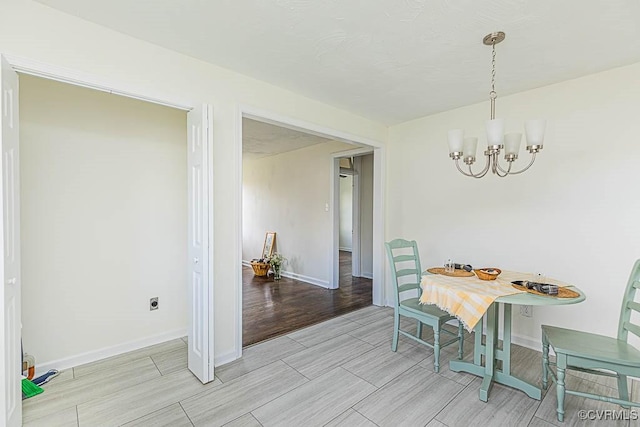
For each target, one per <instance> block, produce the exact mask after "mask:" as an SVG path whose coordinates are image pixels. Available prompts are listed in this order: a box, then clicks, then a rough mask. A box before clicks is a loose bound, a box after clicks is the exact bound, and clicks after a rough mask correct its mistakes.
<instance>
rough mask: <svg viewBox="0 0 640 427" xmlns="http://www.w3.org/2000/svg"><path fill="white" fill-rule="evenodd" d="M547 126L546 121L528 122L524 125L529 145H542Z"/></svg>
mask: <svg viewBox="0 0 640 427" xmlns="http://www.w3.org/2000/svg"><path fill="white" fill-rule="evenodd" d="M546 126H547V121H546V120H527V121H526V122H525V124H524V130H525V131H526V133H527V145H542V142H543V141H544V130H545V127H546Z"/></svg>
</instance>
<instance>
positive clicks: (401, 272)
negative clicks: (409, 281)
mask: <svg viewBox="0 0 640 427" xmlns="http://www.w3.org/2000/svg"><path fill="white" fill-rule="evenodd" d="M418 273H419V271H418V270H417V269H415V268H404V269H402V270H398V271H396V276H398V277H402V276H410V275H412V274H413V275H416V274H418Z"/></svg>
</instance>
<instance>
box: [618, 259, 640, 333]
mask: <svg viewBox="0 0 640 427" xmlns="http://www.w3.org/2000/svg"><path fill="white" fill-rule="evenodd" d="M639 283H640V259H639V260H637V261H636V263H635V264H634V265H633V269H632V270H631V274H630V275H629V282H628V283H627V288H626V290H625V293H624V299H623V300H622V310H620V322H619V323H618V339H619V340H624V341H626V340H627V339H628V336H629V334H628V333H629V332H631V333H632V334H634V335H636V336H638V337H640V326H639V325H636V324H634V323H631V312H632V311H636V312H638V313H640V304H638V303H637V302H636V301H635V298H636V293H637V290H638V289H640V284H639Z"/></svg>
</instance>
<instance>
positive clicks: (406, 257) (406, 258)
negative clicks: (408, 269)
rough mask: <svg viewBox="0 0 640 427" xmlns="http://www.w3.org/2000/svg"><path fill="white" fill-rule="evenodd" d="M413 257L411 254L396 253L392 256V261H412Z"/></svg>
mask: <svg viewBox="0 0 640 427" xmlns="http://www.w3.org/2000/svg"><path fill="white" fill-rule="evenodd" d="M414 259H415V257H414V256H413V255H396V256H394V257H393V262H407V261H413V260H414Z"/></svg>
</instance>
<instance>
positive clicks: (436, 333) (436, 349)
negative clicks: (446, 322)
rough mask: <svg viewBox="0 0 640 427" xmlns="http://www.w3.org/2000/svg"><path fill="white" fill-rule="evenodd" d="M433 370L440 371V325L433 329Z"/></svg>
mask: <svg viewBox="0 0 640 427" xmlns="http://www.w3.org/2000/svg"><path fill="white" fill-rule="evenodd" d="M433 356H434V362H433V370H434V371H435V372H439V371H440V325H436V326H434V327H433Z"/></svg>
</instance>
